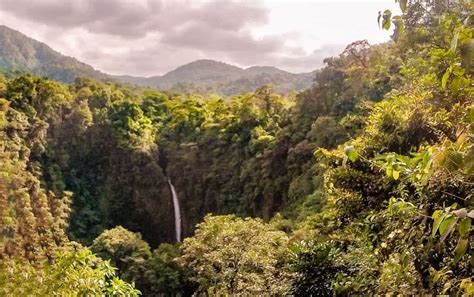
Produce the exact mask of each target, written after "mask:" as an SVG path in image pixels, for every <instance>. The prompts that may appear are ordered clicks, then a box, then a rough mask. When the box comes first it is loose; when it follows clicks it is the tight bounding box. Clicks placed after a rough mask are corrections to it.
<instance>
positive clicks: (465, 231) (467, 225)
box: [458, 218, 471, 237]
mask: <svg viewBox="0 0 474 297" xmlns="http://www.w3.org/2000/svg"><path fill="white" fill-rule="evenodd" d="M458 231H459V235H461V237H467V236H469V231H471V219H470V218H465V219H464V220H462V221H461V223H459V226H458Z"/></svg>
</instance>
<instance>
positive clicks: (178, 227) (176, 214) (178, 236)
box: [168, 177, 181, 242]
mask: <svg viewBox="0 0 474 297" xmlns="http://www.w3.org/2000/svg"><path fill="white" fill-rule="evenodd" d="M168 184H169V185H170V190H171V195H172V196H173V208H174V226H175V232H176V241H177V242H181V211H180V208H179V200H178V194H177V193H176V190H175V188H174V186H173V184H172V183H171V179H170V178H169V177H168Z"/></svg>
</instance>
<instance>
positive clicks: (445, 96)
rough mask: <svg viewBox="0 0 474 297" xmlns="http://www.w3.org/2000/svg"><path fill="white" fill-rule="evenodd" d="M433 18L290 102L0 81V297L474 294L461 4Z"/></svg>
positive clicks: (472, 114)
mask: <svg viewBox="0 0 474 297" xmlns="http://www.w3.org/2000/svg"><path fill="white" fill-rule="evenodd" d="M430 3H431V2H429V1H399V4H400V8H401V10H402V11H403V15H402V16H393V15H392V13H391V12H390V11H388V10H387V11H385V12H383V13H382V14H381V15H380V16H379V23H380V26H381V27H382V29H385V30H393V32H394V33H393V36H392V38H393V40H392V41H390V42H387V43H384V44H379V45H369V44H368V42H367V41H364V40H362V41H355V42H353V43H352V44H349V45H348V46H347V48H346V49H345V50H344V51H343V52H342V53H341V54H340V55H339V56H338V57H334V58H328V59H326V60H325V67H324V68H322V69H321V70H320V71H318V72H317V73H316V75H315V78H314V83H313V85H312V87H310V88H308V89H306V90H304V91H302V92H299V93H295V94H289V95H287V96H282V95H278V93H277V92H276V91H275V89H273V88H272V87H271V86H267V85H264V86H261V87H259V88H257V89H256V90H255V91H254V92H249V93H243V94H240V95H235V96H232V97H230V98H224V97H219V96H217V95H209V96H202V95H193V94H189V93H186V94H181V93H176V92H162V91H157V90H154V89H151V88H143V87H133V86H130V85H122V84H120V83H115V82H103V81H96V80H93V79H89V78H81V79H76V80H75V82H74V83H73V84H62V83H58V82H54V81H51V80H48V79H46V78H39V77H36V76H32V75H22V76H18V77H13V78H8V79H6V78H3V77H2V78H0V98H1V99H0V139H1V142H0V162H1V164H2V166H1V167H0V177H1V178H0V218H1V220H0V230H1V234H2V237H1V239H0V259H1V264H0V295H2V296H3V295H5V296H20V295H36V296H44V295H52V294H53V293H54V294H58V295H66V296H69V295H129V296H134V295H137V294H140V292H141V294H143V295H145V296H158V295H162V294H165V295H177V294H182V295H192V294H193V293H194V294H209V295H288V294H290V295H296V296H307V295H315V296H332V295H382V294H383V295H385V294H390V295H392V294H393V295H395V294H397V295H399V294H400V295H432V294H442V295H443V294H447V295H473V294H474V279H473V265H474V258H473V254H472V242H473V234H472V226H471V223H472V219H474V206H473V193H474V144H473V141H474V101H473V99H474V84H473V75H474V59H473V58H474V55H473V52H474V41H473V27H474V26H473V24H474V23H473V22H474V20H473V14H472V12H473V4H472V3H471V2H464V1H459V2H456V4H452V3H451V4H449V2H446V3H445V2H443V1H441V2H439V3H437V4H430ZM447 3H448V4H449V5H448V4H447ZM353 21H356V20H353ZM171 182H172V184H173V185H174V187H175V189H176V192H177V195H178V197H179V203H180V210H181V212H180V213H181V217H182V221H181V227H182V231H183V235H184V236H185V237H186V238H185V239H184V241H183V242H175V241H176V240H175V222H174V215H173V202H172V192H171V191H170V183H171Z"/></svg>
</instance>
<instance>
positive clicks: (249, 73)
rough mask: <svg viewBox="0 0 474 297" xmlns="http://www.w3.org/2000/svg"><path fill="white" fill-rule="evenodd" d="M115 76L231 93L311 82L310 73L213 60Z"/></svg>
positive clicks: (164, 86)
mask: <svg viewBox="0 0 474 297" xmlns="http://www.w3.org/2000/svg"><path fill="white" fill-rule="evenodd" d="M115 78H117V79H119V80H122V81H126V82H128V83H132V84H138V85H142V86H149V87H155V88H158V89H165V90H176V91H192V92H198V93H202V92H217V93H221V94H223V95H233V94H238V93H242V92H249V91H253V90H255V89H256V88H258V87H260V86H262V85H264V84H272V85H274V86H275V88H276V90H277V91H279V92H281V93H286V92H288V91H290V90H303V89H305V88H307V87H309V86H310V85H311V84H312V82H313V78H314V72H310V73H301V74H294V73H290V72H286V71H283V70H281V69H278V68H275V67H270V66H253V67H249V68H246V69H244V68H240V67H237V66H234V65H230V64H226V63H222V62H218V61H214V60H197V61H194V62H191V63H189V64H185V65H183V66H180V67H178V68H176V69H175V70H173V71H170V72H168V73H166V74H165V75H163V76H152V77H148V78H140V77H134V76H116V77H115Z"/></svg>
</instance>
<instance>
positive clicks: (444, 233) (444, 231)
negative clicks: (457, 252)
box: [439, 216, 457, 241]
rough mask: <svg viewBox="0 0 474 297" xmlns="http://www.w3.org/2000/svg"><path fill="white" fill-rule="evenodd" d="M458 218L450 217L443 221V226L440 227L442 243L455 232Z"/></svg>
mask: <svg viewBox="0 0 474 297" xmlns="http://www.w3.org/2000/svg"><path fill="white" fill-rule="evenodd" d="M456 222H457V218H456V217H453V216H450V217H448V218H446V219H444V220H443V222H442V223H441V225H439V234H440V235H441V239H440V240H441V241H444V240H445V239H446V238H447V237H448V235H449V234H450V233H451V231H453V229H454V226H455V225H456Z"/></svg>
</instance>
